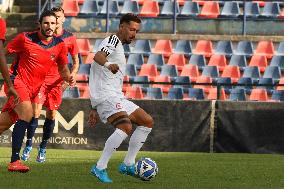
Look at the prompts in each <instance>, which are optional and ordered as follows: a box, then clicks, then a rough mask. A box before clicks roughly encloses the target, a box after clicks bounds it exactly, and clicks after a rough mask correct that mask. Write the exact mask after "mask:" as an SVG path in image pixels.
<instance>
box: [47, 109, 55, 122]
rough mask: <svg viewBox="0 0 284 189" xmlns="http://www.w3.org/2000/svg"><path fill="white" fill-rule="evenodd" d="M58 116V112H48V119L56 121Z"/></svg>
mask: <svg viewBox="0 0 284 189" xmlns="http://www.w3.org/2000/svg"><path fill="white" fill-rule="evenodd" d="M55 116H56V110H48V111H46V118H47V119H51V120H54V119H55Z"/></svg>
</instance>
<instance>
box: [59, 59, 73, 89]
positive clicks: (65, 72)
mask: <svg viewBox="0 0 284 189" xmlns="http://www.w3.org/2000/svg"><path fill="white" fill-rule="evenodd" d="M58 72H59V74H60V76H61V77H62V79H63V80H64V81H66V82H68V83H69V86H71V87H73V86H75V83H76V80H75V78H74V76H72V75H70V71H69V69H68V66H67V64H58Z"/></svg>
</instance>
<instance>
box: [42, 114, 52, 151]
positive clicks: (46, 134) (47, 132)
mask: <svg viewBox="0 0 284 189" xmlns="http://www.w3.org/2000/svg"><path fill="white" fill-rule="evenodd" d="M54 125H55V121H54V120H52V119H48V118H46V119H45V121H44V125H43V135H42V142H41V143H40V145H39V147H40V148H46V144H47V141H48V139H49V138H50V137H51V135H52V132H53V129H54Z"/></svg>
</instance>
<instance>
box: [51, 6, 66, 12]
mask: <svg viewBox="0 0 284 189" xmlns="http://www.w3.org/2000/svg"><path fill="white" fill-rule="evenodd" d="M50 10H51V11H52V12H63V13H64V9H63V8H62V7H53V8H52V9H50Z"/></svg>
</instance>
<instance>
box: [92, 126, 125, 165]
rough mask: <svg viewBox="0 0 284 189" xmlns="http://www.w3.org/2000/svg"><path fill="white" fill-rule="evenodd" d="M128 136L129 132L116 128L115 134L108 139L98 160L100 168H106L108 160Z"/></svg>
mask: <svg viewBox="0 0 284 189" xmlns="http://www.w3.org/2000/svg"><path fill="white" fill-rule="evenodd" d="M126 137H127V134H126V133H125V132H123V131H122V130H120V129H115V131H114V132H113V134H112V135H111V136H110V137H109V138H108V139H107V141H106V143H105V147H104V150H103V153H102V155H101V157H100V159H99V161H98V162H97V168H98V169H106V168H107V164H108V161H109V159H110V157H111V156H112V154H113V152H115V151H116V149H117V148H118V147H119V146H120V144H121V143H122V141H123V140H124V139H125V138H126Z"/></svg>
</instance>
